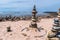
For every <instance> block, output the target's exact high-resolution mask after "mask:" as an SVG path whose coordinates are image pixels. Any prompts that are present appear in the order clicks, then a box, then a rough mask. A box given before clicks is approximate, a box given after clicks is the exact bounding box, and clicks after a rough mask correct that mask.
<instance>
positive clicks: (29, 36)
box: [0, 18, 54, 40]
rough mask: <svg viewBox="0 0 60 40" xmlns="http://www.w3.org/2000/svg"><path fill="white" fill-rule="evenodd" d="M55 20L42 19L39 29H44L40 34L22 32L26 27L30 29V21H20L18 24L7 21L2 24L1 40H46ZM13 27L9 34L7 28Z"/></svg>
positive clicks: (0, 25)
mask: <svg viewBox="0 0 60 40" xmlns="http://www.w3.org/2000/svg"><path fill="white" fill-rule="evenodd" d="M53 19H54V18H49V19H47V18H45V19H41V21H40V22H37V24H38V27H42V28H44V30H41V31H40V32H39V31H37V32H35V31H34V30H29V31H27V30H26V29H25V30H24V31H21V30H22V29H24V28H25V27H29V25H30V23H31V21H30V20H28V21H27V20H25V21H24V20H20V21H16V22H12V21H6V22H0V40H46V39H47V34H48V32H49V31H50V30H51V28H52V27H53V21H54V20H53ZM9 26H10V27H11V30H12V32H7V27H9Z"/></svg>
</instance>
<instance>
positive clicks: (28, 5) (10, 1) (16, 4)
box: [0, 0, 60, 12]
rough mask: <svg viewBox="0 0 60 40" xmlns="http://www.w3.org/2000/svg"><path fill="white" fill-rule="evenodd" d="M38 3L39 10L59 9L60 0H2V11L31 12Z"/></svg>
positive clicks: (0, 5)
mask: <svg viewBox="0 0 60 40" xmlns="http://www.w3.org/2000/svg"><path fill="white" fill-rule="evenodd" d="M34 4H35V5H36V9H37V11H38V12H45V11H58V9H59V8H60V0H0V12H4V11H6V12H8V11H19V12H31V11H32V8H33V6H34Z"/></svg>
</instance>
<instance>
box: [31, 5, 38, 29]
mask: <svg viewBox="0 0 60 40" xmlns="http://www.w3.org/2000/svg"><path fill="white" fill-rule="evenodd" d="M36 13H37V11H36V6H35V5H34V8H33V11H32V22H31V25H30V27H32V28H37V23H36V21H37V19H36Z"/></svg>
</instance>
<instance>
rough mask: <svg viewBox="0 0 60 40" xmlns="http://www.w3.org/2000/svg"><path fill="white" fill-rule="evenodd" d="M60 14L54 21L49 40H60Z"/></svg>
mask: <svg viewBox="0 0 60 40" xmlns="http://www.w3.org/2000/svg"><path fill="white" fill-rule="evenodd" d="M59 14H60V12H59V13H58V16H57V18H55V19H54V25H53V27H52V30H51V33H49V34H48V39H49V40H57V39H60V15H59ZM56 38H57V39H56Z"/></svg>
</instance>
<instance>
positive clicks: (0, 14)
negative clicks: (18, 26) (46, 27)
mask: <svg viewBox="0 0 60 40" xmlns="http://www.w3.org/2000/svg"><path fill="white" fill-rule="evenodd" d="M8 15H12V16H26V15H32V12H0V16H8ZM37 15H47V13H41V12H38V13H37Z"/></svg>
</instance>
